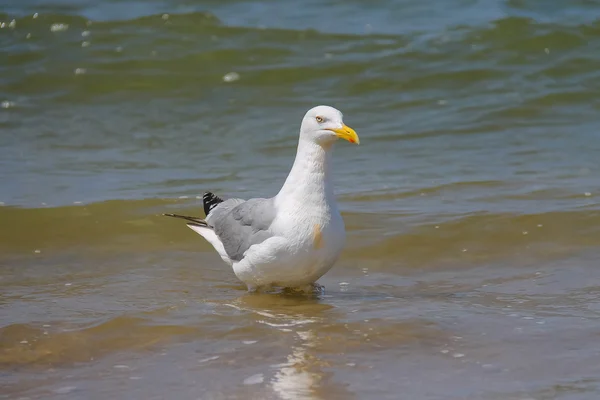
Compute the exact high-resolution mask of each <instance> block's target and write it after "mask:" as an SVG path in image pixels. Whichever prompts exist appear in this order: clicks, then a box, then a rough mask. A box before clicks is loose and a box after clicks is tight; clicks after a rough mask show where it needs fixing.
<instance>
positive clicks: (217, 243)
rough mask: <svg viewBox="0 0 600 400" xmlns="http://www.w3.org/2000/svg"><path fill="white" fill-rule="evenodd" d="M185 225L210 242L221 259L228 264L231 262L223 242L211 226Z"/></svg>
mask: <svg viewBox="0 0 600 400" xmlns="http://www.w3.org/2000/svg"><path fill="white" fill-rule="evenodd" d="M187 226H188V227H189V228H190V229H191V230H193V231H194V232H196V233H197V234H199V235H200V236H202V237H203V238H204V239H206V241H207V242H208V243H210V244H212V246H213V247H214V248H215V250H216V251H217V253H219V255H220V256H221V258H222V259H223V261H225V262H226V263H227V264H229V265H230V266H231V265H232V264H233V263H232V261H231V259H230V258H229V256H228V255H227V253H226V252H225V247H223V243H222V242H221V239H219V237H218V236H217V234H216V233H215V231H213V230H212V229H211V228H208V227H206V226H198V225H193V224H187Z"/></svg>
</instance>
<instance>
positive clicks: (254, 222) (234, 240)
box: [206, 198, 275, 261]
mask: <svg viewBox="0 0 600 400" xmlns="http://www.w3.org/2000/svg"><path fill="white" fill-rule="evenodd" d="M274 219H275V205H274V199H273V198H271V199H251V200H248V201H244V200H241V199H230V200H227V201H224V202H223V203H221V204H219V205H218V206H217V207H215V208H214V209H213V210H212V211H211V212H210V214H209V216H208V217H207V218H206V222H208V223H209V224H210V225H211V226H212V227H213V230H214V231H215V233H216V234H217V236H218V237H219V239H221V242H222V243H223V247H224V248H225V252H227V255H228V256H229V258H230V259H231V260H233V261H240V260H241V259H242V258H244V253H245V252H246V250H248V249H249V248H250V246H252V245H254V244H258V243H262V242H263V241H265V240H266V239H268V238H269V237H271V236H273V235H272V234H271V232H270V231H269V228H270V226H271V223H272V222H273V220H274Z"/></svg>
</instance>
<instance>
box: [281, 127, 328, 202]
mask: <svg viewBox="0 0 600 400" xmlns="http://www.w3.org/2000/svg"><path fill="white" fill-rule="evenodd" d="M330 164H331V145H330V146H329V147H328V148H324V147H323V146H321V145H319V144H317V143H314V142H312V141H310V140H306V139H303V138H302V137H300V140H299V141H298V151H297V153H296V159H295V160H294V165H293V166H292V169H291V171H290V174H289V175H288V177H287V179H286V181H285V183H284V184H283V187H282V188H281V190H280V191H279V193H278V194H277V196H276V204H277V205H278V208H279V207H288V206H289V207H299V208H302V207H303V205H305V204H310V205H311V207H314V206H315V205H317V204H319V203H321V204H322V205H323V206H325V207H328V206H331V205H332V203H331V202H333V201H334V194H333V185H332V184H331V183H332V182H331V174H330V171H329V170H330Z"/></svg>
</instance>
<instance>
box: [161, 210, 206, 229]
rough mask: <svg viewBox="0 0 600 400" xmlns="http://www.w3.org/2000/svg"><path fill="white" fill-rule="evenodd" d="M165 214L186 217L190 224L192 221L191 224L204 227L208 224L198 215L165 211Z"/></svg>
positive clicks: (166, 215)
mask: <svg viewBox="0 0 600 400" xmlns="http://www.w3.org/2000/svg"><path fill="white" fill-rule="evenodd" d="M163 216H165V217H173V218H181V219H185V220H186V221H189V223H188V224H190V223H191V224H194V226H202V227H206V226H208V224H207V223H206V221H204V220H203V219H201V218H198V217H188V216H187V215H179V214H170V213H165V214H163Z"/></svg>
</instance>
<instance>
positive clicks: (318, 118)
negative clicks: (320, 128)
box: [316, 117, 324, 123]
mask: <svg viewBox="0 0 600 400" xmlns="http://www.w3.org/2000/svg"><path fill="white" fill-rule="evenodd" d="M316 120H317V122H319V123H321V122H323V121H324V120H323V117H317V118H316Z"/></svg>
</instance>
